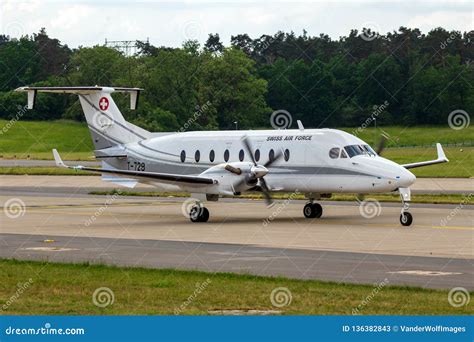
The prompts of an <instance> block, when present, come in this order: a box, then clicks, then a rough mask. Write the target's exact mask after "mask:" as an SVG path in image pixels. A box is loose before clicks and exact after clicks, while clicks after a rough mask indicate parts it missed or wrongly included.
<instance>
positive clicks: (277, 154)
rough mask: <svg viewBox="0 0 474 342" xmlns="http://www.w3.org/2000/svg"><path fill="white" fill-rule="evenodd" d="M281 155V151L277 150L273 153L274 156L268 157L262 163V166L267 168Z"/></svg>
mask: <svg viewBox="0 0 474 342" xmlns="http://www.w3.org/2000/svg"><path fill="white" fill-rule="evenodd" d="M281 157H283V153H282V152H281V151H280V150H278V151H277V153H276V154H275V156H274V157H273V159H268V161H267V162H266V163H265V164H263V166H265V167H266V168H268V167H269V166H270V165H272V164H273V163H274V162H276V161H277V160H278V159H280V158H281Z"/></svg>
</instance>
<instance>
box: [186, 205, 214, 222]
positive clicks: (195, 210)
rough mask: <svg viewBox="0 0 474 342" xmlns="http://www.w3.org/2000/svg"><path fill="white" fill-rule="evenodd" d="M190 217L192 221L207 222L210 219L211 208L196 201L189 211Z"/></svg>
mask: <svg viewBox="0 0 474 342" xmlns="http://www.w3.org/2000/svg"><path fill="white" fill-rule="evenodd" d="M189 219H190V220H191V222H207V220H209V210H207V208H206V207H203V205H202V204H201V203H196V204H195V205H193V206H192V207H191V210H190V211H189Z"/></svg>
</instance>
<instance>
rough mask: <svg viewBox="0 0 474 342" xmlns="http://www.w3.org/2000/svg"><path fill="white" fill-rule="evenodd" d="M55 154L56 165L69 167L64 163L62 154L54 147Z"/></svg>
mask: <svg viewBox="0 0 474 342" xmlns="http://www.w3.org/2000/svg"><path fill="white" fill-rule="evenodd" d="M53 156H54V161H55V162H56V166H58V167H66V168H67V167H68V166H67V165H66V164H64V163H63V161H62V159H61V156H60V155H59V153H58V151H57V150H56V149H55V148H54V149H53Z"/></svg>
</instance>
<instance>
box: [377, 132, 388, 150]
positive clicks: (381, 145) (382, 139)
mask: <svg viewBox="0 0 474 342" xmlns="http://www.w3.org/2000/svg"><path fill="white" fill-rule="evenodd" d="M388 138H389V137H388V135H387V134H386V133H382V134H381V135H380V140H379V143H378V144H377V148H376V149H375V152H376V153H377V154H378V155H381V154H382V152H383V150H384V149H385V145H386V144H387V140H388Z"/></svg>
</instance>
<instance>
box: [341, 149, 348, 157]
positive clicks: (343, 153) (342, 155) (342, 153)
mask: <svg viewBox="0 0 474 342" xmlns="http://www.w3.org/2000/svg"><path fill="white" fill-rule="evenodd" d="M341 158H347V154H346V152H345V151H344V150H341Z"/></svg>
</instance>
